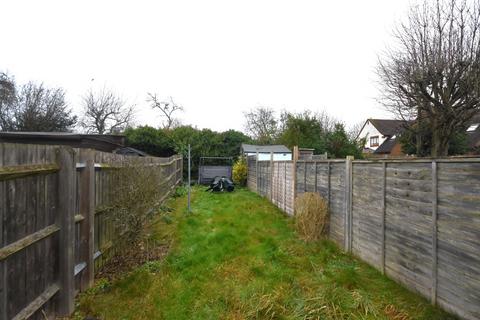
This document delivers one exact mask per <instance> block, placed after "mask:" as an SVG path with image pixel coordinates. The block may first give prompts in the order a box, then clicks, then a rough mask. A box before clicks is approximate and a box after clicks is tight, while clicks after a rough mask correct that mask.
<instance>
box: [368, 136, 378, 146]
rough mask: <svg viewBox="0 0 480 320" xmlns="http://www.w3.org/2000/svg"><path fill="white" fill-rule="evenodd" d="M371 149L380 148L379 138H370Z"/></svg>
mask: <svg viewBox="0 0 480 320" xmlns="http://www.w3.org/2000/svg"><path fill="white" fill-rule="evenodd" d="M370 147H378V136H375V137H370Z"/></svg>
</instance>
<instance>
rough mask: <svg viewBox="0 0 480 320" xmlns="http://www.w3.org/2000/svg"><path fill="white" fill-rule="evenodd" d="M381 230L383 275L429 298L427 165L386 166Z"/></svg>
mask: <svg viewBox="0 0 480 320" xmlns="http://www.w3.org/2000/svg"><path fill="white" fill-rule="evenodd" d="M385 228H386V232H385V273H386V274H387V275H389V276H390V277H392V278H393V279H395V280H397V281H399V282H401V283H403V284H405V285H406V286H407V287H409V288H413V289H415V290H416V291H418V292H420V293H421V294H423V295H426V296H430V292H431V289H432V288H431V272H432V269H431V266H432V254H431V253H432V171H431V163H389V164H388V167H387V189H386V215H385Z"/></svg>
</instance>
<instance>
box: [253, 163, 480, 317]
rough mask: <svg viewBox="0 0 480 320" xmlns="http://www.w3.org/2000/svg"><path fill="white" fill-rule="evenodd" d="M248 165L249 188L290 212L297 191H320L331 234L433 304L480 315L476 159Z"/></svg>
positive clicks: (479, 195) (479, 172)
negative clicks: (325, 207) (326, 201)
mask: <svg viewBox="0 0 480 320" xmlns="http://www.w3.org/2000/svg"><path fill="white" fill-rule="evenodd" d="M248 165H249V175H248V186H249V188H250V189H251V190H254V191H256V192H257V193H259V194H261V195H263V196H265V197H268V198H269V199H271V201H272V202H273V203H274V204H276V205H277V206H278V207H279V208H280V209H282V210H284V211H285V212H286V213H288V214H290V215H292V214H293V213H294V208H293V203H294V198H295V196H296V195H299V194H301V193H304V192H318V193H320V194H321V195H322V196H323V197H324V198H326V199H327V200H328V202H329V208H330V228H329V237H330V238H331V239H332V240H333V241H335V242H336V243H338V244H339V245H340V246H341V247H343V248H344V249H345V250H346V251H348V252H352V253H353V254H355V255H356V256H358V257H360V258H361V259H362V260H364V261H366V262H368V263H369V264H370V265H372V266H374V267H375V268H377V269H378V270H380V271H382V272H383V273H385V274H386V275H388V276H389V277H391V278H393V279H394V280H396V281H398V282H400V283H402V284H403V285H405V286H406V287H408V288H410V289H412V290H414V291H416V292H418V293H420V294H421V295H423V296H425V297H427V298H429V299H430V300H431V301H432V303H433V304H437V305H439V306H441V307H443V308H444V309H446V310H448V311H450V312H452V313H454V314H456V315H458V316H460V317H462V318H464V319H472V320H473V319H480V159H478V158H449V159H437V160H370V161H363V160H352V159H345V160H323V161H286V162H270V161H259V162H257V161H255V159H254V158H249V161H248ZM272 167H273V170H271V168H272ZM272 173H273V174H272Z"/></svg>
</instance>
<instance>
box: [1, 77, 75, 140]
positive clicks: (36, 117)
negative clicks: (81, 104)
mask: <svg viewBox="0 0 480 320" xmlns="http://www.w3.org/2000/svg"><path fill="white" fill-rule="evenodd" d="M76 122H77V117H76V116H75V115H72V110H71V109H70V108H69V107H68V105H67V103H66V101H65V91H63V89H61V88H47V87H45V86H44V85H43V84H42V83H40V84H36V83H33V82H29V83H27V84H24V85H22V86H21V87H20V88H17V87H16V84H15V82H14V81H13V79H12V78H10V77H9V76H8V75H6V74H2V75H0V126H1V129H2V130H4V131H7V130H8V131H40V132H41V131H43V132H51V131H60V132H64V131H70V130H71V129H72V128H73V126H74V125H75V123H76Z"/></svg>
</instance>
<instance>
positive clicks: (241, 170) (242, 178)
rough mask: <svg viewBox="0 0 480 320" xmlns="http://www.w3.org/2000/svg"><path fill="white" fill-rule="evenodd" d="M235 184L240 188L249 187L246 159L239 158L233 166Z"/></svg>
mask: <svg viewBox="0 0 480 320" xmlns="http://www.w3.org/2000/svg"><path fill="white" fill-rule="evenodd" d="M232 175H233V182H235V183H236V184H238V185H240V186H245V185H247V175H248V166H247V160H246V159H245V158H244V157H240V158H238V160H237V161H236V162H235V164H234V165H233V172H232Z"/></svg>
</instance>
